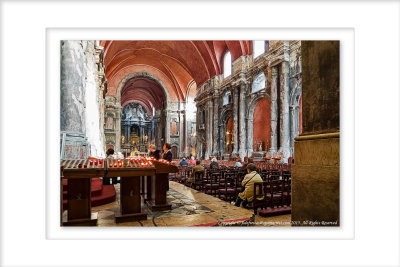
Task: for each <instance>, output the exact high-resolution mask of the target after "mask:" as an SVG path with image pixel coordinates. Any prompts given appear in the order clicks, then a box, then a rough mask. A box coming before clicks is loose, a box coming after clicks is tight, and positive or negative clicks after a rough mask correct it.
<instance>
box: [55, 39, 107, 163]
mask: <svg viewBox="0 0 400 267" xmlns="http://www.w3.org/2000/svg"><path fill="white" fill-rule="evenodd" d="M60 48H61V53H60V54H61V58H60V60H61V64H60V65H61V81H60V96H61V97H60V106H61V114H60V130H61V135H60V138H61V158H66V159H74V158H87V157H88V156H96V157H102V156H104V131H103V125H102V121H103V118H102V112H100V111H102V102H101V101H99V100H100V99H102V98H103V96H104V94H103V93H102V91H103V90H105V86H104V82H105V81H104V80H102V79H100V80H99V77H98V75H99V65H98V64H99V61H102V58H100V57H99V55H98V53H97V51H96V43H95V42H94V41H61V47H60ZM100 69H101V68H100Z"/></svg>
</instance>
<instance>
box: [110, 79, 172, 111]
mask: <svg viewBox="0 0 400 267" xmlns="http://www.w3.org/2000/svg"><path fill="white" fill-rule="evenodd" d="M135 78H144V79H149V80H151V81H153V82H156V83H158V85H160V87H161V88H162V89H163V91H164V93H165V97H166V98H167V102H169V101H170V100H171V97H170V95H169V92H168V90H167V87H166V86H165V84H164V83H163V82H162V81H161V79H159V78H158V77H157V76H155V75H153V74H151V73H148V72H146V71H143V72H132V73H130V74H128V75H126V76H125V77H124V78H123V79H121V81H120V82H119V84H118V87H117V93H116V95H115V96H116V98H117V103H121V91H122V88H124V86H125V84H126V83H127V82H128V81H129V80H131V79H135Z"/></svg>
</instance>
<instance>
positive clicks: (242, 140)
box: [239, 82, 247, 160]
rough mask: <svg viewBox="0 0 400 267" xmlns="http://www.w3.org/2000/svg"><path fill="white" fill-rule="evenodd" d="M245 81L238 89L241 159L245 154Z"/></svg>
mask: <svg viewBox="0 0 400 267" xmlns="http://www.w3.org/2000/svg"><path fill="white" fill-rule="evenodd" d="M246 86H247V85H246V83H244V82H241V83H240V87H239V88H240V89H239V90H240V91H239V156H240V158H241V159H242V160H243V159H244V157H245V156H246V133H247V131H246V129H247V127H246V120H245V115H246V91H247V90H246V89H247V88H246Z"/></svg>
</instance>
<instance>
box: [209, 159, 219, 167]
mask: <svg viewBox="0 0 400 267" xmlns="http://www.w3.org/2000/svg"><path fill="white" fill-rule="evenodd" d="M210 169H218V162H217V158H212V160H211V164H210Z"/></svg>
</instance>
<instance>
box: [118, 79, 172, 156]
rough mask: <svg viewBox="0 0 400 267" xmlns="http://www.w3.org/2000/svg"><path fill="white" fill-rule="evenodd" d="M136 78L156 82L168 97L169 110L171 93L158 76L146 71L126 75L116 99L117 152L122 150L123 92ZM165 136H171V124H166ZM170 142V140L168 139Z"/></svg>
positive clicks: (166, 107)
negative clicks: (127, 84)
mask: <svg viewBox="0 0 400 267" xmlns="http://www.w3.org/2000/svg"><path fill="white" fill-rule="evenodd" d="M135 78H144V79H149V80H151V81H154V82H156V83H157V84H158V85H159V86H160V87H161V88H162V90H163V91H164V94H165V97H166V101H165V102H166V105H165V109H168V103H169V102H170V95H169V92H168V90H167V87H166V86H165V84H164V83H163V82H162V81H161V79H159V78H158V77H157V76H155V75H153V74H151V73H148V72H146V71H143V72H132V73H130V74H128V75H126V76H125V77H124V78H123V79H121V81H120V82H119V84H118V87H117V92H116V95H115V98H116V103H117V107H118V111H117V112H118V113H119V116H118V117H117V121H116V136H115V147H116V149H117V151H119V150H120V149H121V127H120V125H121V117H120V116H121V115H120V114H121V108H122V107H121V92H122V89H123V88H124V86H125V84H126V83H127V82H128V81H129V80H131V79H135ZM165 125H166V127H165V136H166V137H167V136H169V124H168V123H166V124H165ZM167 140H168V139H167Z"/></svg>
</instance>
